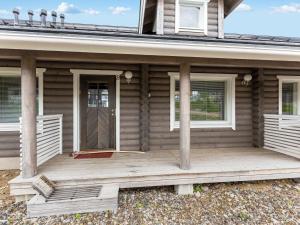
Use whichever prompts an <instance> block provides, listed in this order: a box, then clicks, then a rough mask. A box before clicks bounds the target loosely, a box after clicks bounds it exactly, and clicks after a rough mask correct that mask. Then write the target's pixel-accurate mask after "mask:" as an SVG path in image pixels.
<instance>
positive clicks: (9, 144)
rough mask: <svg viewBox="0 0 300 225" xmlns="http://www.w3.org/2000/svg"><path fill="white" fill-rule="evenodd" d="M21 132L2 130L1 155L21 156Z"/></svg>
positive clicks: (0, 133)
mask: <svg viewBox="0 0 300 225" xmlns="http://www.w3.org/2000/svg"><path fill="white" fill-rule="evenodd" d="M19 149H20V133H19V132H17V131H13V132H4V131H1V132H0V157H19V156H20V150H19Z"/></svg>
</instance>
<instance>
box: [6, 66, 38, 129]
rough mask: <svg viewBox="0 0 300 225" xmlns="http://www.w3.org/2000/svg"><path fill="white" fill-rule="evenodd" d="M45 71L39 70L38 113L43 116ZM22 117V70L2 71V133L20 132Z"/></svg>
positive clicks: (8, 69) (9, 69)
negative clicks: (20, 119)
mask: <svg viewBox="0 0 300 225" xmlns="http://www.w3.org/2000/svg"><path fill="white" fill-rule="evenodd" d="M42 75H43V70H40V69H38V70H37V76H38V82H37V112H38V113H39V115H42V114H43V76H42ZM20 117H21V70H20V69H16V68H1V69H0V131H18V130H19V127H20V126H19V118H20Z"/></svg>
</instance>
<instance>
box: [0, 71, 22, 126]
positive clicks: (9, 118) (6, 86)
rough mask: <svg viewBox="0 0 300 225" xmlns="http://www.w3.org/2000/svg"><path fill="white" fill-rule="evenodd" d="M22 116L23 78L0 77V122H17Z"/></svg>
mask: <svg viewBox="0 0 300 225" xmlns="http://www.w3.org/2000/svg"><path fill="white" fill-rule="evenodd" d="M20 116H21V78H20V77H0V123H17V122H19V118H20Z"/></svg>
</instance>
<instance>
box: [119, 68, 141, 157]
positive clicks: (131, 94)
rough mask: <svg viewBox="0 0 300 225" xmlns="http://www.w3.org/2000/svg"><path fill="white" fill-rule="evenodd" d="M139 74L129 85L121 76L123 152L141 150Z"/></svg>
mask: <svg viewBox="0 0 300 225" xmlns="http://www.w3.org/2000/svg"><path fill="white" fill-rule="evenodd" d="M138 74H139V73H134V77H133V78H132V80H131V82H130V83H129V84H128V83H127V81H126V79H125V77H124V76H121V85H120V139H121V140H120V148H121V151H122V150H123V151H138V150H140V130H139V126H140V121H139V113H140V87H139V85H140V82H139V77H138V76H139V75H138Z"/></svg>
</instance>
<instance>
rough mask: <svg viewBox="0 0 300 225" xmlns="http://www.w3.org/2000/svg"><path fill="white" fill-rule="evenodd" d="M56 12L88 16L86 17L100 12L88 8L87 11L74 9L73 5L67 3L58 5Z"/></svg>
mask: <svg viewBox="0 0 300 225" xmlns="http://www.w3.org/2000/svg"><path fill="white" fill-rule="evenodd" d="M56 11H57V12H58V13H65V14H80V13H82V14H88V15H99V14H100V12H99V11H97V10H95V9H92V8H89V9H79V8H78V7H76V6H75V5H74V4H71V3H67V2H62V3H60V4H59V6H58V7H57V9H56Z"/></svg>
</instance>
